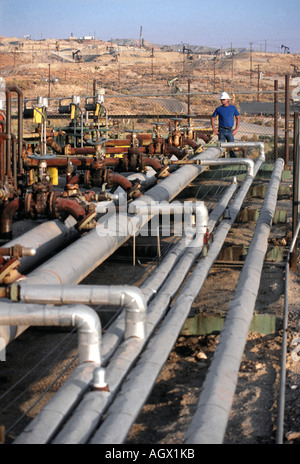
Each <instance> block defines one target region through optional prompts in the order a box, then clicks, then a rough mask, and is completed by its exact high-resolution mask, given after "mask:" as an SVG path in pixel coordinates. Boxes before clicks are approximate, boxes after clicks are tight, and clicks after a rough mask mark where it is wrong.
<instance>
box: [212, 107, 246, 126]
mask: <svg viewBox="0 0 300 464" xmlns="http://www.w3.org/2000/svg"><path fill="white" fill-rule="evenodd" d="M239 115H240V113H239V112H238V110H237V108H236V107H235V106H233V105H228V106H223V105H222V106H218V108H216V109H215V111H214V112H213V115H212V117H213V118H216V117H217V116H219V126H222V127H233V126H234V116H239Z"/></svg>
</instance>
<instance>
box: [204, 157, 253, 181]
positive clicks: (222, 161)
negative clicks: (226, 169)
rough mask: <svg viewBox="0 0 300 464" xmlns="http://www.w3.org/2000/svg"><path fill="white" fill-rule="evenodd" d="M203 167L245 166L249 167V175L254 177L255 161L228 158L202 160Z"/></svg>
mask: <svg viewBox="0 0 300 464" xmlns="http://www.w3.org/2000/svg"><path fill="white" fill-rule="evenodd" d="M200 164H201V166H231V165H245V166H247V175H248V176H252V177H253V175H254V161H253V160H252V159H250V158H246V159H245V158H236V159H235V158H228V159H227V158H226V159H217V160H201V161H200Z"/></svg>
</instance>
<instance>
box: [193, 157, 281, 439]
mask: <svg viewBox="0 0 300 464" xmlns="http://www.w3.org/2000/svg"><path fill="white" fill-rule="evenodd" d="M283 167H284V162H283V160H282V159H279V160H277V161H276V163H275V166H274V170H273V173H272V177H271V180H270V184H269V187H268V191H267V193H266V197H265V200H264V204H263V207H262V210H261V213H260V216H259V219H258V222H257V226H256V230H255V233H254V236H253V239H252V241H251V245H250V248H249V252H248V255H247V258H246V261H245V264H244V267H243V270H242V272H241V275H240V278H239V282H238V285H237V288H236V292H235V297H234V299H233V300H232V302H231V304H230V308H229V310H228V314H227V317H226V319H225V323H224V327H223V330H222V332H221V336H220V340H219V343H218V346H217V349H216V351H215V353H214V357H213V360H212V363H211V365H210V369H209V372H208V374H207V376H206V379H205V382H204V385H203V387H202V391H201V395H200V399H199V403H198V406H197V410H196V413H195V415H194V417H193V420H192V423H191V425H190V427H189V429H188V431H187V433H186V435H185V440H184V442H185V443H189V444H196V443H197V444H205V443H206V444H221V443H222V442H223V439H224V435H225V431H226V427H227V422H228V419H229V414H230V410H231V405H232V401H233V396H234V392H235V388H236V384H237V379H238V372H239V367H240V363H241V360H242V356H243V352H244V349H245V344H246V341H247V335H248V331H249V327H250V324H251V321H252V317H253V311H254V307H255V302H256V298H257V294H258V290H259V285H260V279H261V272H262V268H263V264H264V258H265V254H266V251H267V247H268V236H269V233H270V229H271V223H272V218H273V215H274V212H275V208H276V203H277V194H278V188H279V185H280V180H281V173H282V170H283Z"/></svg>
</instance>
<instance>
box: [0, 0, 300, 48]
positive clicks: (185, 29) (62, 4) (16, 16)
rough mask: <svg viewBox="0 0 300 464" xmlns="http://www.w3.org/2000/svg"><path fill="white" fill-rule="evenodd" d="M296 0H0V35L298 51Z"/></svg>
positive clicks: (299, 21) (298, 10) (299, 12)
mask: <svg viewBox="0 0 300 464" xmlns="http://www.w3.org/2000/svg"><path fill="white" fill-rule="evenodd" d="M299 25H300V0H285V1H284V0H280V1H279V0H228V1H226V0H0V36H1V35H2V36H6V37H18V38H22V37H23V36H24V35H27V34H30V35H31V37H32V38H33V39H45V38H53V39H62V38H68V37H69V36H70V35H71V33H72V34H73V35H74V36H76V37H83V36H84V35H94V36H95V37H96V38H97V39H102V40H110V39H111V38H115V39H116V38H131V39H139V36H140V27H141V26H142V28H143V30H142V37H143V38H144V40H147V41H149V42H153V43H164V44H174V43H181V42H184V43H186V44H190V45H206V46H212V47H216V48H221V47H222V48H227V47H230V46H231V43H232V46H233V47H247V48H249V46H250V42H252V43H253V48H254V49H256V50H262V51H264V50H265V47H266V50H267V51H280V48H281V45H286V46H288V47H289V48H290V51H291V52H292V53H300V32H299V31H300V28H299Z"/></svg>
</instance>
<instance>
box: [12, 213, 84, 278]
mask: <svg viewBox="0 0 300 464" xmlns="http://www.w3.org/2000/svg"><path fill="white" fill-rule="evenodd" d="M75 224H76V221H75V219H73V218H72V217H71V216H69V218H67V219H66V221H65V222H64V223H63V222H61V221H58V220H55V221H45V222H43V223H42V224H39V225H37V226H35V227H34V228H33V229H31V230H30V231H29V232H26V233H24V234H23V235H20V236H19V237H17V238H15V239H13V240H11V241H9V242H8V243H6V244H5V246H6V247H13V246H14V245H16V244H19V245H22V246H24V247H28V248H34V249H35V250H36V254H35V256H26V257H25V256H24V257H23V258H20V260H19V261H20V263H21V264H20V268H19V271H20V272H21V273H25V272H26V271H28V270H29V269H30V268H31V269H32V268H33V267H34V266H36V265H37V264H38V263H39V262H40V261H42V260H43V259H45V258H46V257H47V256H49V255H51V253H53V252H54V251H55V250H57V249H58V248H59V247H62V246H63V245H64V246H66V245H68V244H69V243H70V242H71V241H72V240H74V239H75V238H78V237H79V236H80V234H79V232H77V230H76V229H75V227H74V226H75Z"/></svg>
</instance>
